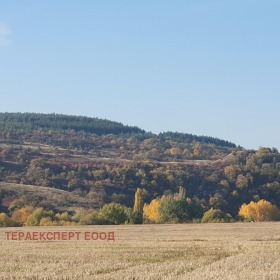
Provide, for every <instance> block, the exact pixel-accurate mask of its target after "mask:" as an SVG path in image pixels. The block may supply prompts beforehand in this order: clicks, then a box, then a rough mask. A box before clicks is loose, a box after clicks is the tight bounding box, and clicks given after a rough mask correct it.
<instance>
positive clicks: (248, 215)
mask: <svg viewBox="0 0 280 280" xmlns="http://www.w3.org/2000/svg"><path fill="white" fill-rule="evenodd" d="M239 215H240V216H242V217H244V218H245V219H252V220H254V221H256V222H263V221H279V220H280V210H279V209H278V207H277V206H276V205H273V204H272V203H270V202H269V201H267V200H264V199H262V200H260V201H258V202H254V201H251V202H250V203H249V204H245V203H244V204H242V206H241V207H240V210H239Z"/></svg>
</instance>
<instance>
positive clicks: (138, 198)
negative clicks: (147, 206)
mask: <svg viewBox="0 0 280 280" xmlns="http://www.w3.org/2000/svg"><path fill="white" fill-rule="evenodd" d="M143 206H144V202H143V189H140V188H137V190H136V192H135V200H134V207H133V211H134V212H139V213H143Z"/></svg>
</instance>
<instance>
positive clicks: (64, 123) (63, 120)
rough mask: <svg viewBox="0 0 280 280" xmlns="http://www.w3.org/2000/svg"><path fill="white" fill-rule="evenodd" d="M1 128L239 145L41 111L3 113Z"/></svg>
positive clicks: (0, 118) (231, 146)
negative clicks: (155, 132) (152, 131)
mask: <svg viewBox="0 0 280 280" xmlns="http://www.w3.org/2000/svg"><path fill="white" fill-rule="evenodd" d="M0 129H1V130H12V129H14V130H19V129H20V130H38V129H43V130H56V131H59V130H74V131H76V132H79V131H84V132H86V133H94V134H97V135H103V134H116V135H118V134H134V135H135V136H137V135H138V137H140V138H141V139H143V138H144V139H145V138H157V139H158V140H162V141H166V140H170V141H176V142H181V143H192V142H201V143H205V144H214V145H217V146H223V147H230V148H235V147H236V145H235V144H234V143H231V142H229V141H226V140H222V139H218V138H215V137H209V136H197V135H193V134H188V133H179V132H163V133H160V134H158V135H156V134H153V133H148V132H146V131H145V130H143V129H140V128H139V127H137V126H127V125H123V124H122V123H119V122H115V121H110V120H106V119H99V118H91V117H86V116H73V115H63V114H55V113H53V114H42V113H7V112H6V113H0Z"/></svg>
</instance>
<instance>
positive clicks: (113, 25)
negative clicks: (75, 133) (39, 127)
mask: <svg viewBox="0 0 280 280" xmlns="http://www.w3.org/2000/svg"><path fill="white" fill-rule="evenodd" d="M279 12H280V2H279V1H278V0H277V1H276V0H275V1H272V0H267V1H259V0H246V1H244V0H234V1H233V0H232V1H230V0H211V1H210V0H207V1H206V0H189V1H187V0H184V1H183V0H174V1H170V0H149V1H148V0H143V1H129V0H126V1H123V0H118V1H116V0H111V1H109V0H108V1H106V0H104V1H94V0H92V1H89V0H88V1H86V0H84V1H72V0H67V1H66V0H60V1H55V0H50V1H35V0H33V1H31V0H29V1H28V0H21V1H19V0H15V1H2V2H1V4H0V97H1V101H0V111H2V112H3V111H4V112H42V113H53V112H55V113H64V114H72V115H86V116H92V117H100V118H106V119H110V120H114V121H120V122H122V123H124V124H129V125H136V126H139V127H141V128H143V129H145V130H147V131H152V132H155V133H158V132H161V131H179V132H186V133H193V134H198V135H208V136H214V137H219V138H222V139H226V140H229V141H232V142H235V143H236V144H239V145H241V146H243V147H246V148H258V147H259V146H268V147H277V148H278V149H280V142H279V139H280V119H279V113H278V112H279V105H280V85H279V83H280V78H279V74H280V17H279Z"/></svg>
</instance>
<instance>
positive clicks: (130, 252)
mask: <svg viewBox="0 0 280 280" xmlns="http://www.w3.org/2000/svg"><path fill="white" fill-rule="evenodd" d="M5 230H10V229H7V228H6V229H3V228H2V229H1V230H0V250H1V259H0V279H194V280H196V279H199V280H201V279H207V280H208V279H215V280H216V279H223V280H227V279H230V280H233V279H246V280H249V279H268V280H273V279H280V223H246V224H245V223H244V224H241V223H238V224H185V225H125V226H87V227H75V228H70V227H64V228H57V227H56V228H51V227H44V228H43V227H40V228H31V227H30V228H24V229H23V230H25V231H32V230H35V231H38V230H42V231H57V230H61V231H62V230H63V231H71V230H79V231H98V232H101V231H106V232H109V231H114V232H115V235H116V241H99V240H98V241H7V240H6V238H5V234H4V232H5ZM14 230H22V229H21V228H20V229H19V228H17V229H14Z"/></svg>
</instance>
